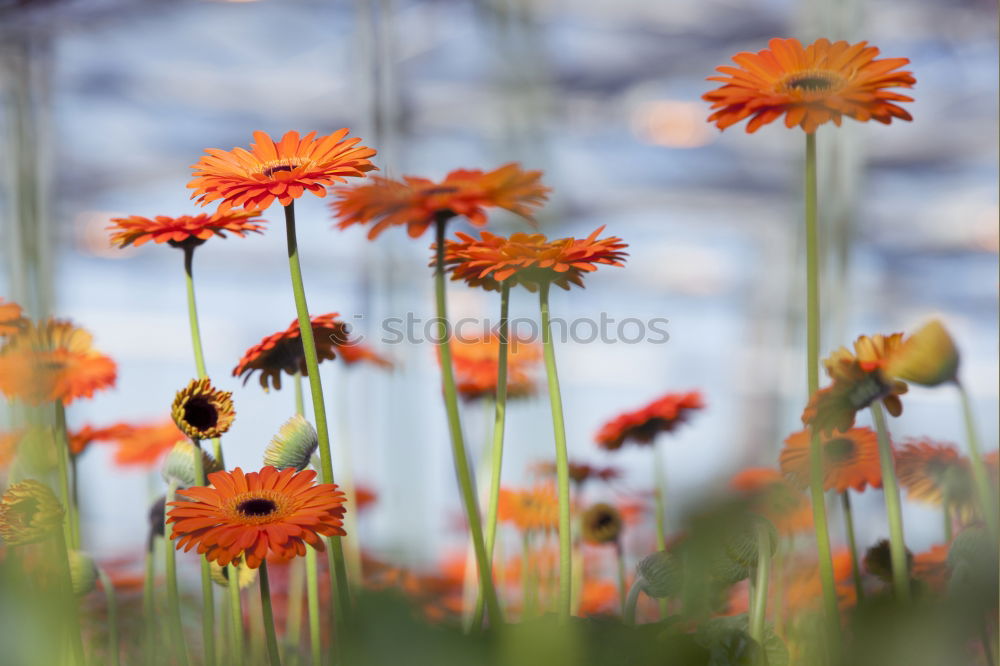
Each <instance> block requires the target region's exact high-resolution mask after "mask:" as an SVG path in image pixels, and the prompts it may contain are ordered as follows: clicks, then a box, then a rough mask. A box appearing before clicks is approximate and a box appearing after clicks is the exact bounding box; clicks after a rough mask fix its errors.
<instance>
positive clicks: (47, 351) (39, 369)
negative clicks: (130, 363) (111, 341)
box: [0, 319, 117, 405]
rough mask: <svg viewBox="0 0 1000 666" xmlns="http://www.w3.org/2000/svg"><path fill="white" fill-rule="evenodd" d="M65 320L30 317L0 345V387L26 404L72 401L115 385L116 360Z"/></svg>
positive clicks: (82, 331) (6, 393) (88, 334)
mask: <svg viewBox="0 0 1000 666" xmlns="http://www.w3.org/2000/svg"><path fill="white" fill-rule="evenodd" d="M92 340H93V338H92V337H91V335H90V333H88V332H87V331H85V330H83V329H82V328H78V327H76V326H74V325H73V324H71V323H70V322H68V321H61V320H58V319H49V320H47V321H45V322H41V323H37V324H36V323H33V322H29V323H28V324H27V326H26V327H25V329H24V331H22V332H21V333H20V334H18V335H16V336H14V337H12V338H10V339H8V340H7V344H5V345H4V346H3V348H2V349H0V391H2V392H3V393H4V394H5V395H6V396H7V397H9V398H19V399H21V400H24V401H25V402H28V403H30V404H35V405H37V404H40V403H43V402H52V401H55V400H61V401H62V402H63V403H64V404H67V405H68V404H70V403H71V402H73V401H74V400H76V399H78V398H89V397H91V396H92V395H94V393H95V392H96V391H101V390H104V389H107V388H111V387H112V386H114V384H115V378H116V374H117V366H116V365H115V362H114V361H112V360H111V359H110V358H108V357H107V356H105V355H104V354H102V353H100V352H98V351H97V350H96V349H94V348H93V347H92V346H91V342H92Z"/></svg>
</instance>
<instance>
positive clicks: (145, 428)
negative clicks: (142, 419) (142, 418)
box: [112, 419, 187, 469]
mask: <svg viewBox="0 0 1000 666" xmlns="http://www.w3.org/2000/svg"><path fill="white" fill-rule="evenodd" d="M186 441H187V437H186V436H185V435H184V433H183V432H181V431H180V429H178V428H177V425H176V424H175V423H174V422H173V421H172V420H170V419H167V420H164V421H161V422H159V423H147V424H139V425H131V426H129V429H128V431H123V432H122V433H121V434H120V435H119V436H118V437H117V438H116V439H115V441H114V442H113V444H114V447H115V450H114V454H113V455H112V459H113V460H114V462H115V464H116V465H118V466H120V467H145V468H147V469H148V468H152V467H155V466H156V465H157V464H158V463H159V462H160V460H161V459H162V458H163V456H165V455H167V453H168V452H170V450H171V449H173V448H174V445H175V444H177V443H178V442H186Z"/></svg>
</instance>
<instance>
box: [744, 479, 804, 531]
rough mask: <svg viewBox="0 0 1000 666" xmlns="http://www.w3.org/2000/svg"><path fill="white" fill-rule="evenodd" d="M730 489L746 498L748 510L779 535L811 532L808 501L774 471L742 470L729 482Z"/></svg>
mask: <svg viewBox="0 0 1000 666" xmlns="http://www.w3.org/2000/svg"><path fill="white" fill-rule="evenodd" d="M729 487H730V488H732V489H733V490H735V491H736V492H738V493H740V494H742V495H744V496H746V498H747V501H748V502H749V503H750V510H751V511H753V512H754V513H758V514H760V515H762V516H764V517H765V518H767V519H768V520H770V521H771V523H773V524H774V526H775V528H777V530H778V531H779V532H781V533H782V534H795V533H797V532H804V531H806V530H809V529H812V526H813V516H812V506H810V504H809V499H808V498H807V497H806V496H805V495H804V494H803V493H802V491H801V490H800V489H797V488H793V487H792V486H791V485H789V484H788V483H786V482H785V479H784V477H783V476H782V474H781V472H779V471H778V470H776V469H774V468H773V467H749V468H747V469H744V470H742V471H740V472H739V473H737V474H736V475H735V476H734V477H733V478H732V479H730V481H729Z"/></svg>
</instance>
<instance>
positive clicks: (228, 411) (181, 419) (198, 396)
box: [170, 378, 236, 440]
mask: <svg viewBox="0 0 1000 666" xmlns="http://www.w3.org/2000/svg"><path fill="white" fill-rule="evenodd" d="M170 416H171V417H173V419H174V423H176V424H177V427H178V428H180V429H181V431H182V432H183V433H184V434H185V435H187V436H188V437H190V438H191V439H194V440H199V439H212V438H214V437H220V436H221V435H222V434H223V433H225V432H226V431H227V430H229V427H230V426H231V425H232V424H233V419H235V418H236V411H235V410H234V409H233V394H232V393H231V392H229V391H220V390H219V389H217V388H215V387H214V386H212V382H211V380H209V379H207V378H206V379H192V380H191V381H190V382H189V383H188V385H187V386H185V387H184V388H182V389H181V390H180V391H178V392H177V395H176V396H175V397H174V404H173V405H172V406H171V407H170Z"/></svg>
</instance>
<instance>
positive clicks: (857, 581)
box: [840, 490, 865, 603]
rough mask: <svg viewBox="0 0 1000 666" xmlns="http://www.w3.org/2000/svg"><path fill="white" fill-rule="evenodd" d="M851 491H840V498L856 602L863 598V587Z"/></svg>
mask: <svg viewBox="0 0 1000 666" xmlns="http://www.w3.org/2000/svg"><path fill="white" fill-rule="evenodd" d="M850 493H851V491H849V490H845V491H844V492H842V493H840V500H841V503H842V504H843V507H844V530H845V531H846V532H847V548H848V549H849V550H850V552H851V573H852V575H853V576H854V592H855V593H856V594H857V599H858V602H859V603H860V602H861V600H862V599H864V598H865V589H864V586H863V585H862V584H861V564H860V563H859V562H858V544H857V540H856V539H855V537H854V512H853V511H851V494H850Z"/></svg>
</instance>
